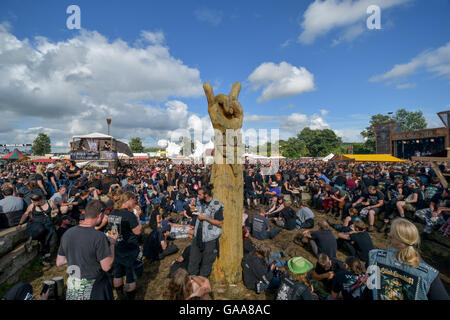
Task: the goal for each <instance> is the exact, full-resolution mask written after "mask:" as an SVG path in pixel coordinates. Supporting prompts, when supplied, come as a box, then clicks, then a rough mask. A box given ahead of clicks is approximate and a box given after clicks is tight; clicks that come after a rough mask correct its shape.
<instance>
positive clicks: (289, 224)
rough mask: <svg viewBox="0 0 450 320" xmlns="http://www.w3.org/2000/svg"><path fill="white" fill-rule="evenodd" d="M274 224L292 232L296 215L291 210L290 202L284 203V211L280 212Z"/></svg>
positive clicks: (295, 224)
mask: <svg viewBox="0 0 450 320" xmlns="http://www.w3.org/2000/svg"><path fill="white" fill-rule="evenodd" d="M275 219H276V220H275V224H276V225H277V226H279V227H282V228H284V229H286V230H294V229H295V228H296V227H297V223H296V220H297V215H296V213H295V211H294V209H292V208H291V202H290V201H285V202H284V209H283V210H281V212H280V216H279V217H278V218H275Z"/></svg>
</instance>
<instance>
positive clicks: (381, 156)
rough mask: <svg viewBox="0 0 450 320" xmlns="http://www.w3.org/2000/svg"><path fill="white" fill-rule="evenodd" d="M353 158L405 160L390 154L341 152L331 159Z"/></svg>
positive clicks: (360, 159) (364, 159)
mask: <svg viewBox="0 0 450 320" xmlns="http://www.w3.org/2000/svg"><path fill="white" fill-rule="evenodd" d="M348 159H354V160H355V161H356V162H362V161H367V162H372V161H376V162H405V161H406V160H403V159H399V158H396V157H393V156H391V155H390V154H343V155H342V159H341V156H335V157H334V158H333V160H348Z"/></svg>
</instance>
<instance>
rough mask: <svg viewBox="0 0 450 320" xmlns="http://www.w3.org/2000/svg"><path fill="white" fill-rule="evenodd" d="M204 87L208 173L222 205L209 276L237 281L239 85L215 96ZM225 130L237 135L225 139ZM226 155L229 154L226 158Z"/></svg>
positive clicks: (239, 274)
mask: <svg viewBox="0 0 450 320" xmlns="http://www.w3.org/2000/svg"><path fill="white" fill-rule="evenodd" d="M203 88H204V90H205V94H206V98H207V101H208V113H209V116H210V118H211V122H212V125H213V128H214V130H215V143H214V154H215V163H214V164H213V167H212V174H211V183H212V184H213V187H214V188H213V195H214V197H215V198H216V199H217V200H219V201H220V202H221V203H222V204H223V206H224V212H223V213H224V221H223V226H222V235H221V237H220V239H219V243H220V250H219V257H218V259H217V260H216V262H215V263H214V266H213V272H212V274H211V278H212V279H213V280H214V281H216V282H224V283H238V282H240V281H241V278H242V268H241V262H242V256H243V244H242V206H243V202H244V199H243V183H244V182H243V173H242V165H241V164H240V161H241V159H240V157H239V154H240V153H241V152H242V146H241V143H242V137H241V131H240V130H241V128H242V122H243V118H244V114H243V111H242V107H241V104H240V103H239V101H238V96H239V91H240V89H241V85H240V83H239V82H235V83H234V84H233V86H232V88H231V92H230V94H229V95H228V96H227V95H223V94H219V95H217V96H214V92H213V89H212V87H211V85H210V84H209V83H205V84H204V85H203ZM227 130H234V132H233V133H234V135H235V136H236V137H237V138H232V139H227V138H226V134H227ZM227 155H228V158H227V159H225V158H226V157H227ZM230 155H231V159H230ZM218 158H220V159H218ZM218 160H220V161H218ZM230 162H232V163H230Z"/></svg>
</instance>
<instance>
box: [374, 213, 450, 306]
mask: <svg viewBox="0 0 450 320" xmlns="http://www.w3.org/2000/svg"><path fill="white" fill-rule="evenodd" d="M390 238H391V246H392V247H391V248H389V249H387V250H371V251H370V253H369V270H368V273H369V274H370V278H369V288H371V289H372V294H373V299H374V300H448V299H449V297H448V294H447V292H446V290H445V288H444V286H443V284H442V281H441V280H440V278H439V272H438V271H437V270H436V269H434V268H433V267H431V266H430V265H428V264H426V263H425V262H424V261H423V260H422V259H421V257H420V255H419V252H418V249H419V244H420V236H419V231H418V230H417V227H416V226H415V225H414V224H413V223H412V222H410V221H408V220H406V219H403V218H397V219H395V220H394V221H393V222H392V225H391V231H390ZM374 280H375V281H374Z"/></svg>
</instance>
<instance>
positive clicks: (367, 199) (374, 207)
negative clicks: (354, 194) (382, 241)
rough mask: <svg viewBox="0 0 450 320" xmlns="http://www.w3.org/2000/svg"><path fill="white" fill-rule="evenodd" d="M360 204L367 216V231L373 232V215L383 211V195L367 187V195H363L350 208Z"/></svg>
mask: <svg viewBox="0 0 450 320" xmlns="http://www.w3.org/2000/svg"><path fill="white" fill-rule="evenodd" d="M360 204H361V205H362V206H363V207H364V209H365V210H364V212H366V214H368V215H369V229H368V231H369V232H373V231H375V227H374V226H373V225H374V223H375V215H377V214H378V213H380V212H381V210H382V209H383V206H384V195H383V194H382V193H381V192H380V191H378V190H377V189H376V188H375V187H374V186H369V187H368V188H367V193H363V194H362V195H361V197H360V198H359V199H358V201H356V202H355V203H353V204H352V207H357V206H358V205H360Z"/></svg>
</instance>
